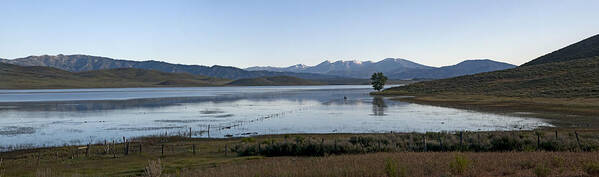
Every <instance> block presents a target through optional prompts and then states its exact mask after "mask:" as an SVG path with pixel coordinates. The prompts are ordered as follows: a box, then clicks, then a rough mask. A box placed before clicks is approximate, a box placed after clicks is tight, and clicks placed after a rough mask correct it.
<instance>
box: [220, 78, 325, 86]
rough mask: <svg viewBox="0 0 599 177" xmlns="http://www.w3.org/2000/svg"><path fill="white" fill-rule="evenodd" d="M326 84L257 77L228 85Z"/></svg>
mask: <svg viewBox="0 0 599 177" xmlns="http://www.w3.org/2000/svg"><path fill="white" fill-rule="evenodd" d="M325 84H326V83H322V82H317V81H311V80H306V79H301V78H297V77H291V76H275V77H259V78H248V79H239V80H235V81H233V82H231V83H229V85H237V86H267V85H268V86H284V85H325Z"/></svg>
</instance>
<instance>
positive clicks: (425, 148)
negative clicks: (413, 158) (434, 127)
mask: <svg viewBox="0 0 599 177" xmlns="http://www.w3.org/2000/svg"><path fill="white" fill-rule="evenodd" d="M424 152H426V133H425V134H424Z"/></svg>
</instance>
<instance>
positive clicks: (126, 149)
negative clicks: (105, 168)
mask: <svg viewBox="0 0 599 177" xmlns="http://www.w3.org/2000/svg"><path fill="white" fill-rule="evenodd" d="M125 155H129V142H127V143H125Z"/></svg>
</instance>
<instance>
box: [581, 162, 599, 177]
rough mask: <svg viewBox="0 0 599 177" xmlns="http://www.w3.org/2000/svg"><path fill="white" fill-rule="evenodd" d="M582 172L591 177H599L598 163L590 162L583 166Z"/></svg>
mask: <svg viewBox="0 0 599 177" xmlns="http://www.w3.org/2000/svg"><path fill="white" fill-rule="evenodd" d="M584 172H585V173H587V174H589V175H591V176H599V163H596V162H591V163H586V164H584Z"/></svg>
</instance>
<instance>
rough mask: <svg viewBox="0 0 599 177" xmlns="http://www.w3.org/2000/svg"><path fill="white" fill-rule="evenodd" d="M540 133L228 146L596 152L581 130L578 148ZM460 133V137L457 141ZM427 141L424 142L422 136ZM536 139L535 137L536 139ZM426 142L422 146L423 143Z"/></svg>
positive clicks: (264, 152) (314, 150)
mask: <svg viewBox="0 0 599 177" xmlns="http://www.w3.org/2000/svg"><path fill="white" fill-rule="evenodd" d="M542 134H543V133H539V132H531V131H521V132H478V133H476V132H455V133H425V134H420V133H391V134H378V135H358V136H350V137H345V138H334V139H330V138H327V139H325V138H318V137H314V136H296V137H295V141H280V139H267V140H264V141H261V142H260V143H250V142H248V141H246V140H245V139H242V141H241V142H239V143H236V144H235V145H234V146H232V147H233V148H232V151H234V152H237V154H238V155H239V156H256V155H261V156H326V155H340V154H363V153H375V152H424V151H427V152H446V151H473V152H498V151H499V152H510V151H525V152H532V151H597V150H598V149H599V139H598V138H599V137H596V136H590V135H588V133H585V136H583V139H584V143H582V145H581V147H579V146H578V144H577V142H576V138H575V135H574V134H572V133H569V132H566V133H561V134H559V135H560V136H561V138H560V139H559V140H556V139H555V138H552V137H546V136H544V135H542ZM460 136H462V138H463V139H462V140H461V141H460ZM425 138H426V139H427V141H424V139H425ZM537 138H538V139H537ZM425 142H426V145H425V144H424V143H425Z"/></svg>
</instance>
